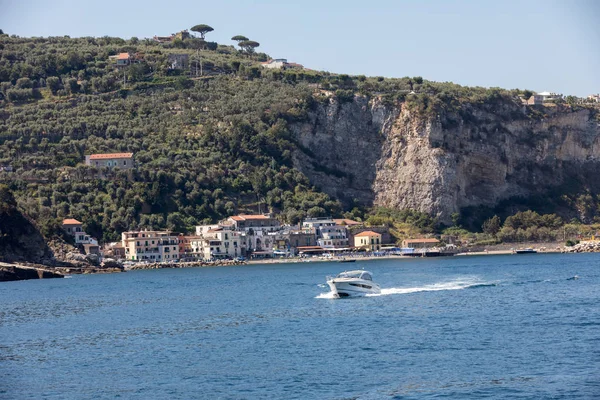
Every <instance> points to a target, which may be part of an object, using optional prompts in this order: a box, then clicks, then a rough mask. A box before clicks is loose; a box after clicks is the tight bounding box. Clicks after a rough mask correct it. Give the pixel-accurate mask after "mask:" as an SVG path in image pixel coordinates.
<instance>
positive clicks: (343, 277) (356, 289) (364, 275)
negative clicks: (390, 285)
mask: <svg viewBox="0 0 600 400" xmlns="http://www.w3.org/2000/svg"><path fill="white" fill-rule="evenodd" d="M327 284H328V285H329V288H330V289H331V292H332V293H333V297H335V298H340V297H358V296H365V295H367V294H379V293H381V288H380V287H379V285H378V284H376V283H375V282H373V274H371V272H369V271H365V270H355V271H344V272H342V273H340V274H338V275H337V276H336V277H331V276H328V277H327Z"/></svg>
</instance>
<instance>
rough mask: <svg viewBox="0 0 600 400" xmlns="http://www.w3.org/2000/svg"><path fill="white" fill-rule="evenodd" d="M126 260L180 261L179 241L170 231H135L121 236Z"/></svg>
mask: <svg viewBox="0 0 600 400" xmlns="http://www.w3.org/2000/svg"><path fill="white" fill-rule="evenodd" d="M121 243H122V245H123V247H124V248H125V258H126V259H128V260H132V261H149V262H168V261H176V260H179V241H178V238H177V236H175V235H173V234H172V233H171V232H169V231H147V230H145V231H133V232H123V233H122V234H121Z"/></svg>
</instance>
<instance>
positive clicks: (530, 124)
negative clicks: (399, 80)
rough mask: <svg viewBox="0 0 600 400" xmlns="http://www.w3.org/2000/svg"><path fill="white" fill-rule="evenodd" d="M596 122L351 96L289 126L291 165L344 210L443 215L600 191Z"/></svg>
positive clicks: (513, 105)
mask: <svg viewBox="0 0 600 400" xmlns="http://www.w3.org/2000/svg"><path fill="white" fill-rule="evenodd" d="M599 125H600V124H599V123H598V121H597V119H596V117H595V111H594V110H592V109H584V108H582V109H579V110H573V109H572V108H570V107H568V106H562V107H555V106H553V107H543V106H535V107H525V106H522V105H521V104H519V103H518V102H517V101H506V100H502V101H498V102H496V103H490V104H470V103H463V104H461V105H460V108H458V109H455V110H454V111H447V110H443V109H440V110H438V111H437V112H433V113H432V112H431V110H429V112H422V111H417V110H415V109H414V107H412V108H411V107H410V106H409V105H408V103H406V102H401V103H396V104H390V103H389V102H388V103H386V102H383V101H382V100H381V99H380V98H377V97H375V98H367V97H363V96H355V97H354V99H353V100H350V101H345V102H341V101H340V100H339V99H337V98H336V97H335V96H330V97H329V98H328V100H327V101H321V102H318V104H317V105H316V106H314V107H313V109H312V111H311V112H310V113H309V117H308V121H305V122H302V123H296V124H294V125H292V130H293V132H294V134H295V136H296V139H297V141H298V143H299V146H298V147H299V149H300V150H298V151H296V152H295V154H294V164H295V166H296V167H297V168H299V169H300V170H301V171H303V172H304V173H305V174H306V175H307V176H308V177H309V178H310V179H311V182H313V183H314V184H315V185H316V186H318V187H319V188H320V189H321V190H323V191H325V192H327V193H329V194H331V195H333V196H336V197H337V198H339V199H341V200H343V201H345V202H346V203H351V202H353V201H357V202H359V203H361V204H364V205H379V206H387V207H394V208H411V209H416V210H419V211H423V212H428V213H432V214H435V215H437V216H439V217H440V219H441V220H442V221H445V222H449V220H450V215H451V214H452V213H454V212H460V211H461V209H464V208H466V207H473V206H487V207H494V206H496V205H497V204H498V203H499V202H500V201H502V200H504V199H510V198H515V197H520V198H528V197H531V196H534V195H536V196H553V195H556V194H557V193H559V192H561V191H562V190H568V191H571V192H574V191H575V192H576V191H584V190H592V191H598V189H600V174H598V173H597V171H598V170H600V126H599Z"/></svg>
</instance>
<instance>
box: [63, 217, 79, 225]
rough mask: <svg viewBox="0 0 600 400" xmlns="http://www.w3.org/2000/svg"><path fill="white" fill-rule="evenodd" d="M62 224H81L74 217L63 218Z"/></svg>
mask: <svg viewBox="0 0 600 400" xmlns="http://www.w3.org/2000/svg"><path fill="white" fill-rule="evenodd" d="M62 224H63V225H81V222H79V221H77V220H76V219H75V218H67V219H63V223H62Z"/></svg>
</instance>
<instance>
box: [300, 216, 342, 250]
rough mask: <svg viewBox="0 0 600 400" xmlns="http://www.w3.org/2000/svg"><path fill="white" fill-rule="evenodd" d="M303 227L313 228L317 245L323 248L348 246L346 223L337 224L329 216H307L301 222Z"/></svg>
mask: <svg viewBox="0 0 600 400" xmlns="http://www.w3.org/2000/svg"><path fill="white" fill-rule="evenodd" d="M302 228H303V229H314V230H315V233H316V236H317V245H318V246H321V247H324V248H336V247H347V246H348V229H347V227H346V225H338V224H337V222H336V221H335V220H333V219H331V218H307V219H305V220H304V222H303V223H302Z"/></svg>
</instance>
